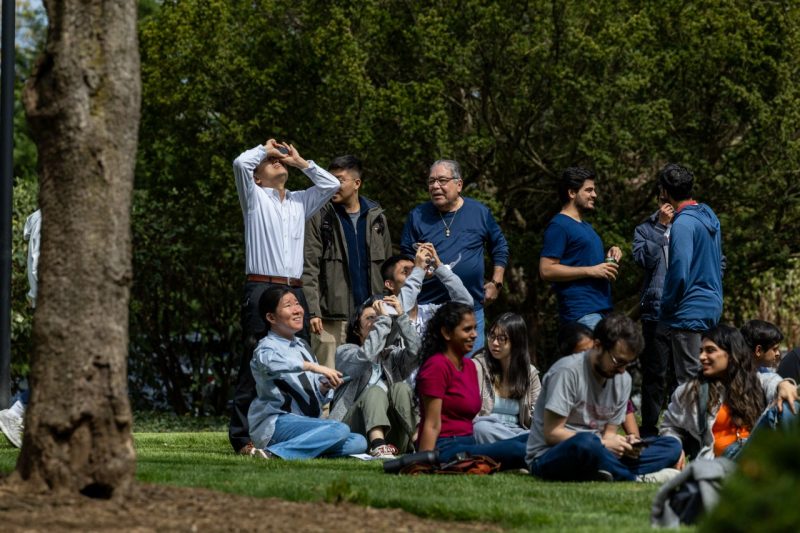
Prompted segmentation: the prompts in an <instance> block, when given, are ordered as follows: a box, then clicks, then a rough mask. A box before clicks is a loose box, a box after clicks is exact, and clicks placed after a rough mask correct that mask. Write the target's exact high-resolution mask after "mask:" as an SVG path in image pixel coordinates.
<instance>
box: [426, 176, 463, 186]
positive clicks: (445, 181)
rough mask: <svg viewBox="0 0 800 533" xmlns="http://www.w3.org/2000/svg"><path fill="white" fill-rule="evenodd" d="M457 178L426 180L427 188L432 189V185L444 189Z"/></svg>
mask: <svg viewBox="0 0 800 533" xmlns="http://www.w3.org/2000/svg"><path fill="white" fill-rule="evenodd" d="M456 179H458V178H428V187H433V186H434V184H438V185H439V187H444V186H445V185H447V184H448V183H450V182H451V181H453V180H456Z"/></svg>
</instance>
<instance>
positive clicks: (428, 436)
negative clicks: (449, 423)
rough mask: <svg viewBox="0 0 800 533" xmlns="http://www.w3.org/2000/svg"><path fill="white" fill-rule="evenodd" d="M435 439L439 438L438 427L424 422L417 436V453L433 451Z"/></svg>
mask: <svg viewBox="0 0 800 533" xmlns="http://www.w3.org/2000/svg"><path fill="white" fill-rule="evenodd" d="M437 438H439V427H438V426H436V425H435V424H433V423H432V422H428V421H427V420H426V421H425V424H424V425H423V426H422V432H421V433H420V435H419V451H421V452H425V451H430V450H433V449H435V448H436V439H437Z"/></svg>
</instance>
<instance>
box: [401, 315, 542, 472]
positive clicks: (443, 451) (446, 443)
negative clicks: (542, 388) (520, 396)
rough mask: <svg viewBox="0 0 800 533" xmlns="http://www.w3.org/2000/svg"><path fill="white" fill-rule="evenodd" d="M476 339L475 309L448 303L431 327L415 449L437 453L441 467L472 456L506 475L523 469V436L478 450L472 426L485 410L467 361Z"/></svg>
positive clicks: (422, 353)
mask: <svg viewBox="0 0 800 533" xmlns="http://www.w3.org/2000/svg"><path fill="white" fill-rule="evenodd" d="M477 336H478V333H477V329H476V322H475V313H474V311H473V308H472V306H471V305H467V304H462V303H456V302H448V303H446V304H444V305H442V306H441V307H440V308H439V309H438V310H437V311H436V313H435V314H434V315H433V317H432V318H431V320H430V322H428V327H427V329H426V331H425V336H424V337H423V338H422V347H421V348H420V357H421V359H422V361H423V362H422V366H421V367H420V369H419V374H417V385H416V386H417V394H418V396H419V400H420V405H421V409H420V410H421V413H420V418H421V421H420V430H419V440H418V443H417V448H418V450H419V451H432V450H434V449H438V451H439V459H440V460H441V461H442V462H448V461H451V460H452V459H453V458H454V457H455V456H456V454H458V453H459V452H468V453H470V454H472V455H486V456H488V457H491V458H492V459H494V460H495V461H498V462H499V463H500V464H501V468H502V469H504V470H506V469H514V468H523V467H524V466H525V461H524V456H525V441H526V440H527V436H526V435H525V434H524V433H523V434H521V435H518V436H517V437H513V438H511V439H506V440H501V441H497V442H493V443H491V444H478V443H477V442H476V440H475V438H474V436H473V428H472V421H473V419H474V418H475V416H476V415H477V414H478V411H480V409H481V395H480V391H479V389H478V373H477V371H476V369H475V363H474V362H473V361H472V360H471V359H469V358H467V357H465V356H466V355H467V354H468V353H469V352H470V351H471V350H472V348H473V346H474V344H475V339H476V337H477Z"/></svg>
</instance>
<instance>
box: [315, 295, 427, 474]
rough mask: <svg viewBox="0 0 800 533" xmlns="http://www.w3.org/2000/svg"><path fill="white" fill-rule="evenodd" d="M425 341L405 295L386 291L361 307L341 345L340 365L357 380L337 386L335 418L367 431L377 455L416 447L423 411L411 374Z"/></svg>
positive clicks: (387, 455) (338, 352)
mask: <svg viewBox="0 0 800 533" xmlns="http://www.w3.org/2000/svg"><path fill="white" fill-rule="evenodd" d="M393 317H394V318H393ZM419 344H420V340H419V337H418V336H417V332H416V331H415V330H414V326H413V325H412V324H411V321H410V320H409V318H408V315H407V314H406V312H405V310H404V309H403V306H402V305H401V304H400V300H399V299H398V298H397V297H396V296H386V297H385V298H383V299H379V298H370V299H368V300H367V301H366V302H364V303H363V304H361V305H359V306H358V308H357V309H356V311H355V312H354V313H353V316H352V317H351V319H350V321H349V323H348V325H347V343H346V344H343V345H341V346H339V348H337V350H336V368H337V369H338V370H339V371H341V372H342V373H343V374H344V375H345V376H347V377H348V378H349V379H350V380H351V381H349V382H348V383H346V384H345V385H343V386H342V387H340V388H339V389H337V391H336V394H335V396H334V398H333V407H332V408H331V412H330V418H331V419H332V420H340V421H342V422H344V423H346V424H348V425H349V426H350V428H351V430H352V431H355V432H356V433H360V434H362V435H364V436H366V437H367V440H368V442H369V448H368V449H369V453H370V455H372V456H373V457H379V458H382V459H391V458H394V457H395V456H396V455H397V454H398V453H405V452H407V451H410V449H411V443H412V437H413V434H414V431H415V430H416V426H417V416H416V414H415V412H414V393H413V391H412V389H411V387H410V386H409V384H408V383H406V382H405V379H406V378H408V376H409V375H410V374H411V372H412V371H413V370H415V369H416V368H417V367H418V366H419V357H418V352H419Z"/></svg>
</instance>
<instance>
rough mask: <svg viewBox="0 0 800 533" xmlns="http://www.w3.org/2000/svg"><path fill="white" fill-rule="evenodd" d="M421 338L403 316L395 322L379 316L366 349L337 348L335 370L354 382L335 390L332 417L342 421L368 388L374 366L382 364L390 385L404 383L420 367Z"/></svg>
mask: <svg viewBox="0 0 800 533" xmlns="http://www.w3.org/2000/svg"><path fill="white" fill-rule="evenodd" d="M419 345H420V339H419V336H418V335H417V332H416V330H415V329H414V325H413V324H412V323H411V321H410V320H409V319H408V315H406V314H405V313H403V314H402V315H400V316H398V317H397V318H396V319H395V320H392V318H391V317H389V316H380V317H378V319H377V320H376V321H375V324H374V327H373V328H372V331H370V332H369V335H367V338H366V340H365V341H364V345H363V346H358V345H357V344H342V345H341V346H339V347H338V348H337V349H336V370H338V371H340V372H341V373H342V374H344V375H345V376H350V377H351V378H353V379H352V381H350V382H349V383H345V384H344V385H342V386H340V387H339V388H338V389H336V392H335V394H334V397H333V405H332V407H331V412H330V418H331V419H333V420H343V419H344V417H345V415H346V414H347V412H348V411H349V410H350V408H351V407H352V406H353V404H355V402H356V400H357V399H358V397H359V396H360V395H361V393H362V392H363V391H364V389H366V388H367V384H368V383H369V380H370V377H371V376H372V364H373V363H375V362H379V363H380V365H381V370H382V371H383V376H382V379H383V381H384V382H386V384H387V385H389V386H391V385H393V384H394V383H397V382H399V381H403V380H405V379H406V378H407V377H408V376H409V375H411V372H413V371H414V369H416V368H417V367H418V366H419Z"/></svg>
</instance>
